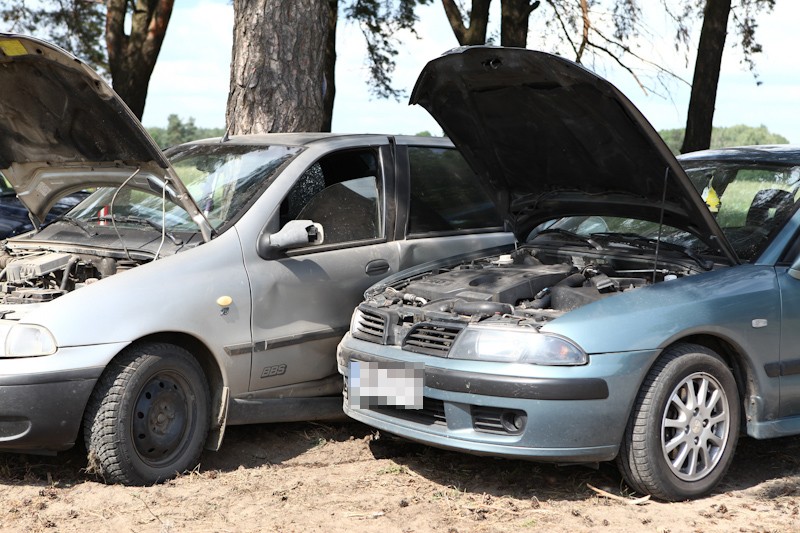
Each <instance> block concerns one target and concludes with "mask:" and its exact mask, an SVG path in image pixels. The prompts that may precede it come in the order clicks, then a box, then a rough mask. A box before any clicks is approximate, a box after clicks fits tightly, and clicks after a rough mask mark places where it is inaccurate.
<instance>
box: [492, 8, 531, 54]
mask: <svg viewBox="0 0 800 533" xmlns="http://www.w3.org/2000/svg"><path fill="white" fill-rule="evenodd" d="M537 7H539V1H535V2H531V1H530V0H500V45H501V46H515V47H517V48H525V47H526V46H527V45H528V20H529V19H530V16H531V13H532V12H533V10H534V9H536V8H537Z"/></svg>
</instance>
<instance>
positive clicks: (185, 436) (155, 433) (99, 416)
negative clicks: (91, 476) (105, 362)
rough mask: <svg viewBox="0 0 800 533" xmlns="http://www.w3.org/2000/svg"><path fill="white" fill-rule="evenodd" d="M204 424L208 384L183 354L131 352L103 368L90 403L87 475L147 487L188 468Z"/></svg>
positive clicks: (152, 348)
mask: <svg viewBox="0 0 800 533" xmlns="http://www.w3.org/2000/svg"><path fill="white" fill-rule="evenodd" d="M209 418H210V400H209V391H208V383H207V381H206V378H205V375H204V374H203V370H202V369H201V368H200V365H199V364H198V362H197V361H196V360H195V359H194V357H192V355H191V354H190V353H189V352H187V351H186V350H184V349H183V348H180V347H179V346H175V345H172V344H162V343H148V344H142V345H137V346H132V347H131V348H129V349H127V350H125V351H123V352H122V353H120V355H119V356H117V357H116V358H115V359H114V360H113V361H112V362H111V363H110V364H109V366H108V368H107V369H106V370H105V372H104V373H103V375H102V376H101V378H100V380H99V381H98V383H97V386H96V388H95V390H94V392H93V393H92V397H91V398H90V400H89V405H88V407H87V410H86V414H85V415H84V439H85V441H86V448H87V450H88V453H89V466H90V470H94V471H95V473H97V474H98V475H100V476H101V477H102V478H103V479H104V480H105V481H106V482H109V483H122V484H125V485H146V484H151V483H156V482H159V481H163V480H165V479H168V478H171V477H173V476H175V475H176V474H179V473H181V472H184V471H185V470H188V469H191V468H194V467H195V466H196V465H197V460H198V458H199V456H200V452H201V451H202V449H203V443H204V442H205V438H206V435H207V433H208V427H209Z"/></svg>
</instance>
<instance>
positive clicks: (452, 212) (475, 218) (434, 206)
mask: <svg viewBox="0 0 800 533" xmlns="http://www.w3.org/2000/svg"><path fill="white" fill-rule="evenodd" d="M408 159H409V166H410V172H411V198H410V205H409V221H408V233H409V234H410V235H413V234H420V233H431V232H452V231H460V230H475V229H483V228H495V227H502V225H503V222H502V220H501V219H500V216H499V214H498V211H497V209H496V208H495V205H494V203H493V202H492V200H491V198H490V197H489V195H488V194H486V192H485V191H484V189H483V187H482V186H481V183H480V181H479V178H478V176H477V175H476V174H475V173H474V172H473V171H472V169H471V168H470V167H469V165H468V164H467V162H466V161H465V160H464V158H463V157H462V156H461V154H460V153H459V152H458V150H456V149H453V148H434V147H422V146H410V147H409V148H408Z"/></svg>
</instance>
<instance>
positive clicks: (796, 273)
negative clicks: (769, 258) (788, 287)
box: [786, 258, 800, 280]
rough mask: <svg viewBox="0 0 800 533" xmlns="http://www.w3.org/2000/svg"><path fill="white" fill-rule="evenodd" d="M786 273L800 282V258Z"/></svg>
mask: <svg viewBox="0 0 800 533" xmlns="http://www.w3.org/2000/svg"><path fill="white" fill-rule="evenodd" d="M786 273H787V274H789V276H791V277H793V278H794V279H797V280H800V258H797V259H796V260H795V262H794V263H792V266H790V267H789V270H788V271H787V272H786Z"/></svg>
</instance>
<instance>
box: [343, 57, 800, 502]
mask: <svg viewBox="0 0 800 533" xmlns="http://www.w3.org/2000/svg"><path fill="white" fill-rule="evenodd" d="M412 102H413V103H418V104H420V105H422V106H423V107H425V108H426V109H427V110H428V111H429V112H430V113H431V114H432V115H433V116H434V117H435V118H436V119H437V120H438V122H439V123H440V124H441V125H442V127H443V128H444V131H445V132H446V133H447V135H448V136H449V137H450V138H451V139H452V140H453V142H454V143H455V144H456V145H457V146H458V147H459V149H460V150H461V151H462V153H463V154H464V155H465V157H466V158H467V160H468V161H469V162H470V164H471V165H472V167H473V168H474V169H475V170H476V171H477V172H478V173H479V174H480V175H481V176H482V177H483V183H484V185H485V187H486V189H487V190H488V191H489V192H490V193H491V194H492V196H493V198H494V200H495V202H496V204H497V205H498V207H499V208H500V209H501V211H502V212H503V214H504V217H505V220H506V222H507V224H508V225H509V226H510V227H513V228H514V230H515V234H516V236H517V239H518V244H517V245H516V246H514V247H509V248H507V249H502V250H497V251H496V252H497V253H494V254H492V255H489V256H486V255H485V254H483V255H481V254H477V253H476V254H473V255H471V256H461V257H456V258H452V259H450V260H443V261H439V262H436V263H431V264H428V265H424V266H422V267H417V268H415V269H413V270H408V271H405V272H401V273H399V274H397V275H395V276H392V277H390V278H388V279H386V280H384V281H383V282H381V283H379V284H378V285H375V286H373V287H372V288H370V289H369V290H368V291H367V292H366V294H365V298H366V299H365V301H364V302H363V303H362V304H361V305H359V307H358V308H357V310H356V311H355V313H354V315H353V319H352V324H351V329H350V332H349V333H348V334H347V335H346V336H345V338H344V339H343V340H342V342H341V344H340V345H339V351H338V367H339V371H340V372H341V373H342V374H343V375H344V376H345V386H346V390H345V401H344V409H345V412H346V413H347V414H348V415H350V416H351V417H353V418H355V419H357V420H360V421H362V422H365V423H367V424H370V425H372V426H374V427H376V428H379V429H381V430H384V431H387V432H390V433H394V434H397V435H400V436H403V437H406V438H409V439H412V440H416V441H419V442H423V443H428V444H430V445H433V446H438V447H442V448H447V449H453V450H461V451H465V452H470V453H475V454H483V455H496V456H506V457H515V458H524V459H530V460H536V461H554V462H559V463H568V462H571V463H596V462H599V461H612V460H615V461H616V462H617V465H618V466H619V469H620V471H621V473H622V475H623V476H624V478H625V480H626V481H627V483H628V484H629V485H630V487H631V488H633V489H634V490H635V491H637V492H640V493H646V494H652V495H654V496H655V497H658V498H660V499H663V500H682V499H686V498H693V497H699V496H702V495H705V494H707V493H709V492H710V491H711V490H713V488H714V486H715V485H716V484H717V482H718V481H719V480H720V478H722V476H723V475H724V473H725V471H726V470H727V468H728V467H729V465H730V463H731V460H732V459H733V455H734V450H735V447H736V442H737V439H738V437H739V434H740V432H744V433H747V434H748V435H750V436H753V437H755V438H770V437H777V436H783V435H790V434H797V433H800V348H799V347H800V337H798V331H800V329H798V322H800V237H799V236H798V232H800V214H797V213H796V212H797V199H798V197H800V148H798V149H793V148H788V147H749V148H737V149H727V150H719V151H708V152H702V153H696V154H692V155H688V156H684V157H681V158H680V161H678V160H677V159H676V158H674V157H673V156H672V155H671V154H670V152H669V150H668V149H667V147H666V146H665V145H664V143H663V141H662V140H661V139H660V138H659V136H658V135H657V133H656V132H655V131H654V130H653V128H652V127H651V126H650V125H649V124H648V123H647V121H646V120H645V119H644V117H643V116H642V115H641V114H640V113H639V111H638V110H636V108H635V107H634V106H633V105H632V104H631V103H630V101H628V100H627V99H626V98H625V97H624V96H623V95H622V94H621V93H620V92H619V91H618V90H617V89H616V88H614V87H613V86H612V85H610V84H609V83H608V82H606V81H605V80H603V79H600V78H598V77H597V76H596V75H594V74H593V73H591V72H589V71H587V70H585V69H583V68H582V67H580V66H579V65H576V64H574V63H572V62H569V61H566V60H563V59H561V58H557V57H554V56H550V55H547V54H543V53H539V52H534V51H530V50H513V49H498V48H488V47H478V48H469V49H461V50H457V51H454V52H453V53H450V54H447V55H445V56H443V57H441V58H439V59H436V60H434V61H432V62H431V63H429V64H428V65H427V66H426V68H425V69H424V70H423V72H422V74H421V75H420V78H419V80H418V81H417V85H416V87H415V89H414V93H413V94H412Z"/></svg>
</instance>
